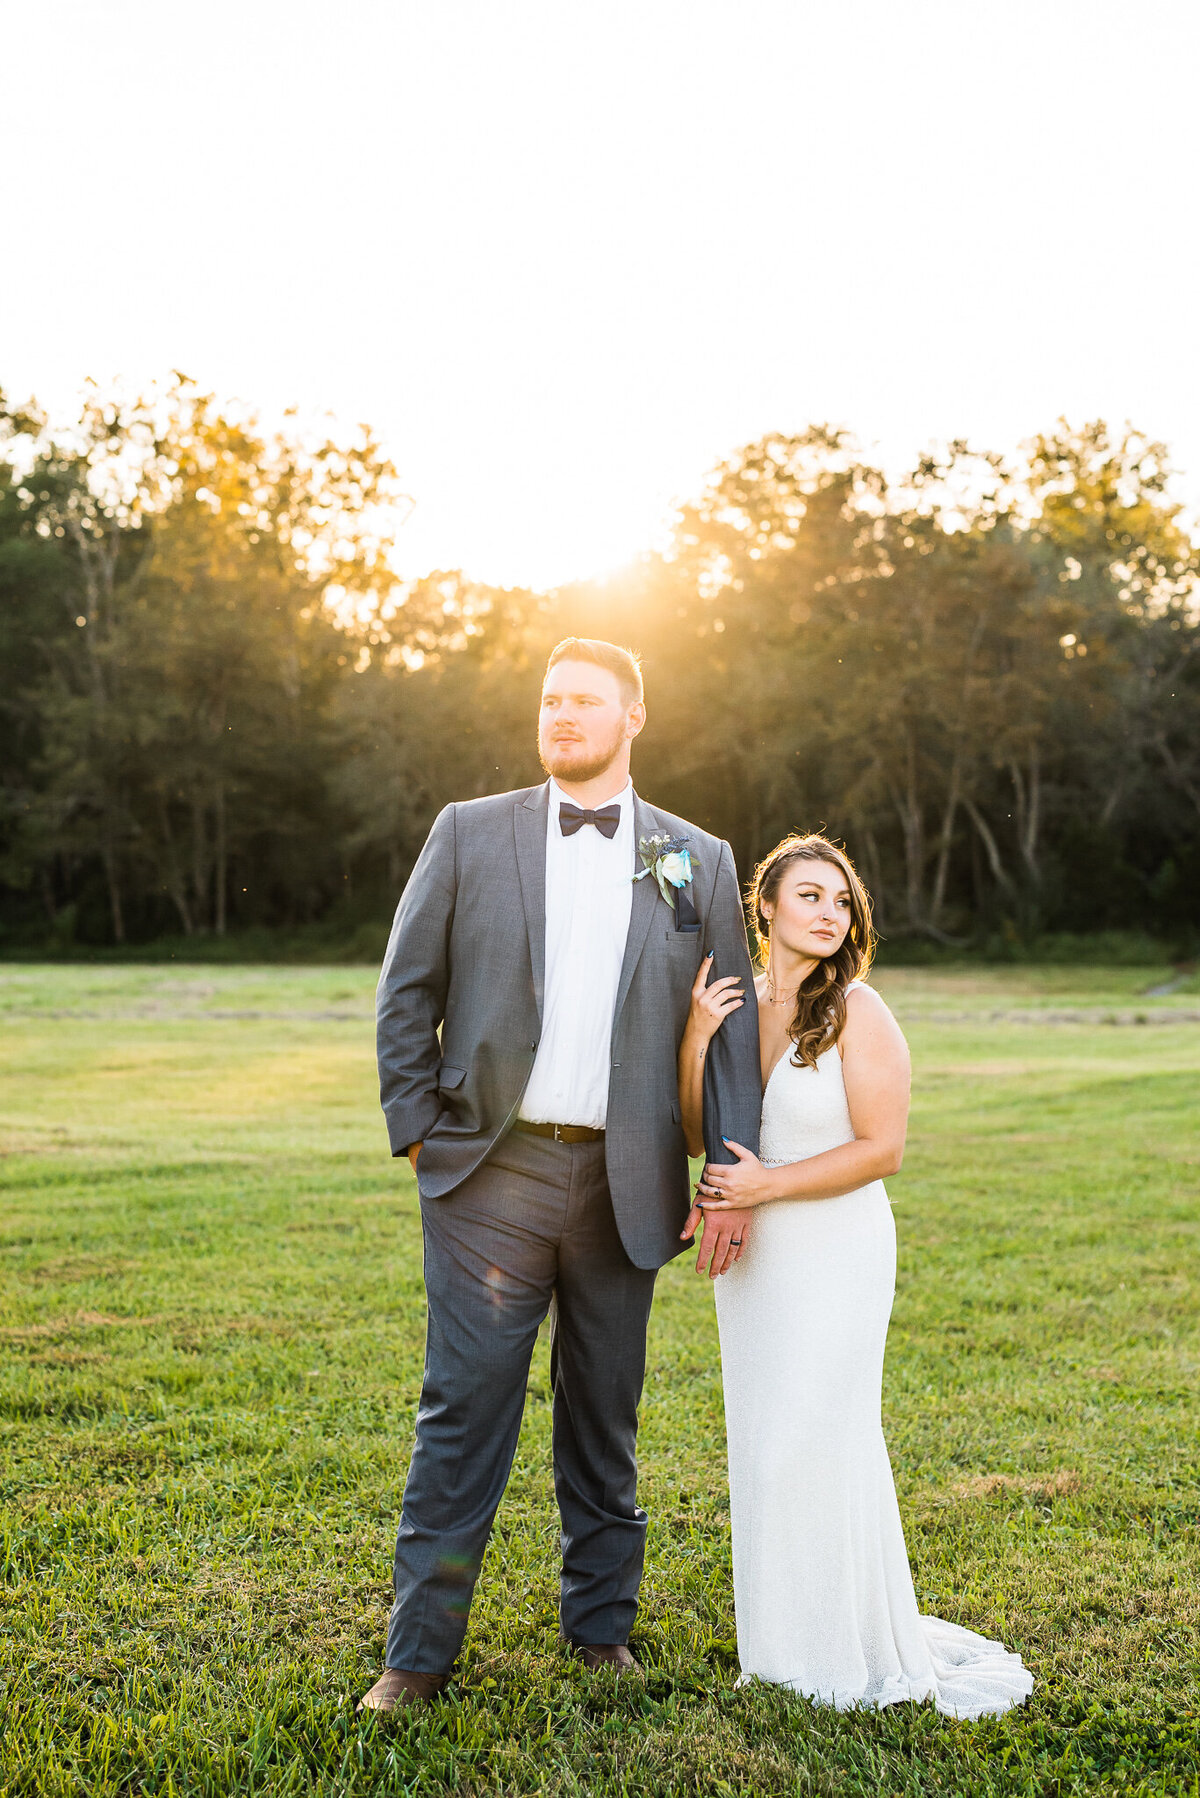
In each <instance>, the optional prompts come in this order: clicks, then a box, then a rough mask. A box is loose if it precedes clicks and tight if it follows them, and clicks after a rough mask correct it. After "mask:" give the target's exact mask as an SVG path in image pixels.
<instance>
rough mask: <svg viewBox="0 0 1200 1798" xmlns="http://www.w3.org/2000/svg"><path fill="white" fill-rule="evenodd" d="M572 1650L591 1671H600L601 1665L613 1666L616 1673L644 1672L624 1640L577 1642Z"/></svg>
mask: <svg viewBox="0 0 1200 1798" xmlns="http://www.w3.org/2000/svg"><path fill="white" fill-rule="evenodd" d="M571 1652H572V1654H575V1655H577V1656H578V1658H579V1659H580V1660H581V1661H582V1662H583V1664H584V1666H585V1667H586V1668H587V1670H588V1672H589V1673H599V1671H600V1669H601V1667H611V1668H612V1670H613V1672H614V1673H641V1672H642V1669H641V1668H640V1667H639V1666H638V1664H637V1662H636V1661H635V1660H634V1658H633V1656H632V1655H631V1654H630V1652H629V1650H628V1648H626V1646H625V1644H624V1642H600V1643H596V1642H576V1643H574V1644H573V1646H572V1650H571Z"/></svg>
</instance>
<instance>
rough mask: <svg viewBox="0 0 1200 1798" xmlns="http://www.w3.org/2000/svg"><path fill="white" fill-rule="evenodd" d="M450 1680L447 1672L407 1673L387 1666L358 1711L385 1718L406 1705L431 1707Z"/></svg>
mask: <svg viewBox="0 0 1200 1798" xmlns="http://www.w3.org/2000/svg"><path fill="white" fill-rule="evenodd" d="M449 1677H450V1675H449V1674H448V1673H406V1672H405V1671H404V1670H403V1668H400V1667H385V1668H384V1670H383V1672H382V1673H381V1674H380V1676H379V1678H378V1679H377V1680H376V1681H375V1684H374V1685H373V1686H372V1687H371V1690H370V1691H369V1692H368V1693H367V1694H366V1696H365V1698H360V1699H359V1701H358V1704H357V1705H356V1706H355V1708H356V1710H360V1711H379V1712H380V1713H381V1714H384V1715H386V1713H387V1712H388V1711H394V1710H397V1709H399V1708H400V1707H402V1706H403V1705H406V1704H431V1703H432V1701H433V1700H434V1699H435V1698H436V1697H437V1695H438V1693H439V1692H440V1691H441V1690H442V1688H443V1687H444V1686H445V1684H446V1681H447V1680H448V1679H449Z"/></svg>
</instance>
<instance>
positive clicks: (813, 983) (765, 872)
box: [750, 836, 875, 1068]
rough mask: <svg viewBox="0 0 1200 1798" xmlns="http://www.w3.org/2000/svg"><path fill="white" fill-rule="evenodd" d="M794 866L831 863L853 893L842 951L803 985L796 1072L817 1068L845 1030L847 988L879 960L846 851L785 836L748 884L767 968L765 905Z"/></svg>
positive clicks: (864, 895)
mask: <svg viewBox="0 0 1200 1798" xmlns="http://www.w3.org/2000/svg"><path fill="white" fill-rule="evenodd" d="M793 862H829V863H831V864H832V865H833V867H835V868H839V869H840V870H841V872H842V874H843V875H844V876H845V880H846V885H847V887H848V888H849V892H850V928H849V930H848V931H847V932H846V935H845V938H844V939H843V942H842V944H841V947H840V948H839V949H838V950H837V951H836V952H835V953H834V954H833V955H828V956H826V957H824V959H823V960H821V961H819V962H818V963H817V965H816V967H815V968H814V969H813V971H812V973H811V974H810V975H809V976H808V978H807V979H806V980H805V981H804V982H803V983H802V985H801V987H800V990H799V992H798V993H797V994H796V1010H795V1013H794V1014H793V1017H792V1020H791V1022H790V1023H789V1025H788V1035H789V1036H790V1037H791V1039H792V1041H793V1042H794V1043H795V1045H796V1049H795V1053H794V1054H793V1056H792V1060H793V1061H794V1062H795V1064H796V1066H797V1067H810V1068H815V1067H816V1065H817V1056H818V1055H820V1054H822V1053H823V1052H824V1051H825V1050H826V1049H831V1048H832V1047H833V1045H834V1044H835V1043H836V1042H837V1040H838V1038H839V1036H840V1035H841V1034H842V1031H843V1029H844V1028H845V1024H846V988H847V987H848V986H849V985H850V982H851V981H852V980H862V979H863V978H865V976H866V973H867V970H868V968H869V967H870V966H871V963H872V961H873V960H874V957H875V931H874V929H873V928H872V924H871V899H870V895H869V894H868V892H867V889H866V888H865V887H864V886H863V883H862V881H861V880H860V879H859V877H858V873H857V871H856V869H855V866H854V863H853V862H852V861H851V860H850V857H849V856H848V855H847V854H846V852H845V850H844V849H839V848H837V846H836V845H835V844H833V843H831V842H830V841H829V839H828V837H819V836H805V837H801V836H791V837H785V838H784V839H783V841H782V843H777V844H776V846H775V848H774V849H772V851H771V853H770V854H769V855H767V856H764V858H763V860H762V861H761V862H759V864H758V866H757V868H755V870H754V878H753V880H752V881H751V882H750V904H751V906H752V907H753V910H754V934H755V936H756V937H757V938H758V957H759V961H760V962H761V964H762V966H763V967H764V968H765V967H766V966H767V963H768V960H769V958H770V953H771V948H770V937H771V928H770V924H769V921H768V919H767V915H766V913H765V912H764V911H763V906H764V905H772V904H774V902H775V899H776V898H777V896H778V893H779V888H780V884H781V882H782V880H783V877H784V874H785V873H786V872H787V870H788V868H790V867H791V865H792V863H793Z"/></svg>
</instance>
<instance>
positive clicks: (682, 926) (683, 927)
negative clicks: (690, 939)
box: [675, 887, 700, 936]
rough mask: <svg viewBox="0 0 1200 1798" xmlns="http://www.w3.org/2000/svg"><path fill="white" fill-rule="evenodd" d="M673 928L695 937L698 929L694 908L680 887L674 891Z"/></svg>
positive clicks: (698, 920) (698, 922) (698, 924)
mask: <svg viewBox="0 0 1200 1798" xmlns="http://www.w3.org/2000/svg"><path fill="white" fill-rule="evenodd" d="M675 928H676V930H678V931H681V932H682V933H683V934H684V935H687V936H695V934H696V932H697V931H698V930H699V928H700V919H699V917H698V915H697V913H696V908H695V906H694V905H693V904H692V901H691V899H690V897H689V896H688V894H687V893H686V892H685V891H684V889H683V888H682V887H676V889H675Z"/></svg>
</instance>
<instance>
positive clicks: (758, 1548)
mask: <svg viewBox="0 0 1200 1798" xmlns="http://www.w3.org/2000/svg"><path fill="white" fill-rule="evenodd" d="M751 898H752V901H753V906H754V917H755V923H756V928H757V932H758V938H759V946H760V950H761V951H762V960H763V961H764V962H765V968H766V971H765V973H764V974H763V975H762V976H761V977H760V979H759V980H758V982H757V983H756V990H757V992H758V999H759V1014H758V1015H759V1043H760V1049H761V1055H762V1077H763V1111H762V1142H761V1159H760V1158H759V1157H758V1156H755V1155H752V1154H751V1153H750V1152H749V1150H747V1149H743V1148H741V1147H740V1146H739V1145H738V1144H737V1143H733V1142H731V1143H729V1144H728V1147H729V1148H730V1149H732V1150H733V1152H734V1153H735V1154H736V1155H737V1157H738V1160H737V1162H736V1164H735V1165H734V1166H732V1167H719V1166H717V1165H715V1164H713V1163H710V1164H709V1165H708V1166H707V1167H706V1168H705V1170H704V1177H703V1179H702V1181H701V1183H700V1186H699V1189H698V1197H697V1206H696V1208H695V1209H694V1210H693V1211H692V1214H691V1215H690V1217H689V1218H688V1222H687V1225H686V1226H685V1229H684V1235H685V1237H686V1236H690V1235H691V1234H692V1232H693V1230H694V1229H695V1228H696V1226H697V1224H698V1222H699V1219H700V1213H701V1210H704V1211H706V1212H707V1211H714V1210H716V1211H728V1210H744V1209H747V1208H749V1207H751V1206H755V1207H760V1209H759V1212H758V1216H757V1218H756V1219H755V1223H754V1229H753V1232H750V1231H747V1232H746V1244H745V1247H744V1249H742V1250H741V1253H740V1255H739V1257H738V1259H737V1260H736V1261H735V1262H734V1263H733V1264H732V1265H731V1266H730V1268H729V1269H728V1271H727V1272H726V1273H725V1274H724V1275H723V1276H722V1277H721V1278H720V1279H719V1280H718V1281H717V1285H716V1297H717V1320H718V1324H719V1327H720V1334H721V1361H722V1368H723V1375H724V1384H725V1411H726V1417H727V1422H728V1438H729V1491H730V1509H731V1516H732V1524H733V1584H734V1600H735V1605H736V1610H737V1636H738V1651H739V1655H740V1658H741V1663H742V1678H743V1679H748V1678H754V1677H757V1678H759V1679H763V1680H769V1681H771V1682H772V1683H773V1684H776V1685H781V1686H786V1687H788V1688H790V1689H791V1690H792V1691H794V1692H802V1693H804V1694H805V1695H806V1696H808V1697H809V1698H813V1699H817V1700H819V1701H821V1702H823V1703H826V1704H832V1705H836V1706H837V1708H838V1709H839V1710H843V1709H846V1708H847V1707H848V1706H850V1705H856V1704H861V1705H886V1704H896V1703H899V1702H901V1701H902V1700H904V1699H925V1698H932V1699H933V1701H934V1703H935V1704H936V1706H937V1708H938V1709H939V1710H940V1711H944V1712H946V1713H947V1714H948V1715H949V1716H954V1717H979V1716H984V1715H986V1714H989V1713H993V1714H994V1713H998V1712H1001V1711H1005V1710H1007V1709H1009V1707H1010V1706H1012V1705H1015V1704H1020V1703H1022V1702H1023V1700H1024V1699H1025V1698H1027V1697H1028V1695H1029V1693H1030V1692H1031V1691H1032V1689H1033V1680H1032V1677H1031V1675H1030V1674H1029V1673H1028V1672H1027V1670H1026V1669H1025V1667H1024V1666H1023V1665H1022V1663H1021V1660H1020V1657H1019V1656H1018V1655H1016V1654H1011V1653H1009V1652H1008V1651H1006V1650H1005V1648H1004V1647H1003V1646H1002V1645H1001V1644H1000V1643H998V1642H990V1641H987V1640H986V1639H985V1638H984V1637H983V1636H978V1635H976V1634H975V1633H974V1631H972V1630H969V1629H962V1628H960V1627H959V1626H958V1625H957V1624H954V1623H945V1622H943V1621H942V1620H941V1619H940V1618H937V1617H922V1616H921V1615H920V1614H919V1612H918V1610H917V1600H916V1594H915V1593H914V1591H913V1583H912V1575H911V1574H910V1572H909V1566H908V1555H907V1551H906V1549H905V1545H904V1532H903V1529H902V1527H901V1523H900V1512H899V1508H898V1506H897V1504H896V1493H895V1488H894V1486H893V1484H892V1470H891V1465H890V1463H889V1461H888V1453H887V1447H886V1444H885V1442H884V1439H883V1429H882V1425H881V1421H880V1389H881V1382H882V1376H883V1350H884V1341H885V1338H886V1336H887V1326H888V1318H889V1315H890V1313H891V1308H892V1297H893V1293H894V1289H895V1276H896V1232H895V1226H894V1224H893V1222H892V1213H891V1207H890V1205H889V1203H888V1197H887V1193H886V1192H885V1191H884V1188H883V1184H882V1179H881V1176H882V1175H884V1174H894V1173H895V1172H896V1171H897V1170H898V1169H899V1167H900V1161H901V1156H902V1152H903V1147H904V1134H905V1126H906V1123H907V1117H908V1092H909V1060H908V1048H907V1045H906V1044H905V1041H904V1037H903V1036H902V1034H901V1032H900V1028H899V1025H898V1024H897V1023H896V1021H895V1019H894V1018H893V1017H892V1014H891V1012H890V1011H889V1010H888V1008H887V1006H886V1005H885V1004H884V1002H883V1000H882V999H881V998H880V997H879V995H878V994H877V993H875V992H874V991H872V989H871V988H870V987H869V986H866V985H864V984H863V978H864V976H865V975H866V973H867V970H868V968H869V967H870V963H871V956H872V953H873V949H874V938H873V935H872V930H871V909H870V900H869V899H868V897H867V894H866V892H865V891H864V889H863V886H862V883H861V882H860V880H859V878H858V875H857V874H856V873H855V871H854V868H853V866H852V864H851V863H850V861H849V860H848V859H847V857H846V856H845V855H844V854H843V853H842V851H841V850H839V849H837V848H835V847H834V845H833V844H832V843H829V842H827V841H826V840H825V838H824V837H819V836H806V837H798V836H793V837H788V838H786V839H785V841H784V842H782V843H780V844H779V846H778V848H776V849H774V850H772V852H771V854H770V855H768V856H767V858H766V860H765V861H764V862H762V863H761V864H760V866H759V867H758V869H757V870H756V873H755V877H754V882H753V886H752V889H751ZM707 973H708V963H707V962H705V964H704V965H703V966H702V967H701V970H700V974H699V976H698V978H697V981H696V985H695V987H694V988H693V991H692V1004H691V1010H690V1013H689V1016H688V1023H687V1028H686V1030H685V1033H684V1037H683V1041H682V1043H681V1045H680V1051H679V1091H680V1103H681V1110H682V1113H683V1120H684V1129H685V1132H686V1135H687V1139H688V1148H689V1151H690V1152H691V1153H693V1154H699V1153H702V1152H703V1151H702V1149H701V1147H700V1143H701V1130H700V1121H701V1098H702V1088H703V1076H704V1061H705V1057H706V1055H707V1052H708V1047H709V1044H710V1043H711V1041H712V1038H713V1037H714V1036H715V1034H716V1032H717V1031H718V1030H719V1029H720V1027H721V1023H722V1021H723V1019H724V1018H725V1016H726V1015H727V1013H728V1012H730V1011H731V1010H734V1009H736V1008H737V1007H738V1006H740V1005H741V1004H742V1003H743V998H742V994H741V990H740V988H739V985H738V981H737V979H736V977H733V978H729V979H723V980H716V981H714V982H713V984H712V985H711V986H705V984H704V982H705V977H706V975H707Z"/></svg>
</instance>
